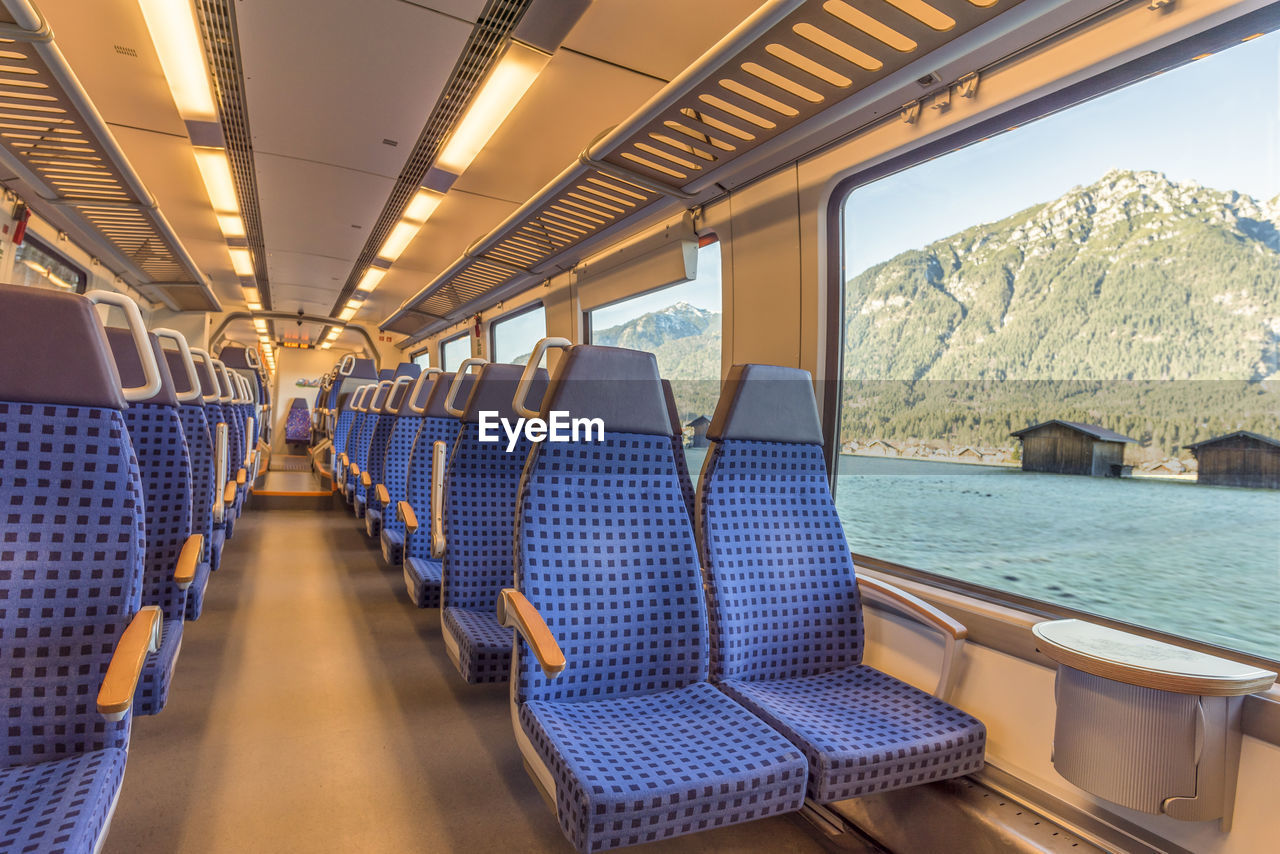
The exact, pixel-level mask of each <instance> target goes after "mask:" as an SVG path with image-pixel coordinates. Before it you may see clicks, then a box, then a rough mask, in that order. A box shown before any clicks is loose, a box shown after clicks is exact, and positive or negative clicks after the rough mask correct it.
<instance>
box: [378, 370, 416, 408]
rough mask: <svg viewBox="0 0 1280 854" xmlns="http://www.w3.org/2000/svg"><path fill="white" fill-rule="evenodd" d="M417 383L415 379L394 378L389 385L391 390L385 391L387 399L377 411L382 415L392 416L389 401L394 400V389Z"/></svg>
mask: <svg viewBox="0 0 1280 854" xmlns="http://www.w3.org/2000/svg"><path fill="white" fill-rule="evenodd" d="M417 381H418V378H417V377H396V378H395V380H393V381H392V383H391V388H389V389H387V399H386V400H384V401H382V409H381V410H379V411H380V412H381V413H382V414H383V415H394V414H395V413H394V412H392V411H391V401H392V400H394V399H395V396H396V389H398V388H399V387H400V386H402V385H407V384H408V383H414V384H416V383H417ZM411 391H412V390H411Z"/></svg>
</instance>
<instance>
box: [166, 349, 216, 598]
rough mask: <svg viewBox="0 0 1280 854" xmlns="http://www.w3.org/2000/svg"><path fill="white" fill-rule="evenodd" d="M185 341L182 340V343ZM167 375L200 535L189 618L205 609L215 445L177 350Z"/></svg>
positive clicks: (195, 385) (194, 382) (193, 379)
mask: <svg viewBox="0 0 1280 854" xmlns="http://www.w3.org/2000/svg"><path fill="white" fill-rule="evenodd" d="M184 343H185V342H184ZM164 355H165V359H166V360H168V365H169V374H170V376H172V377H173V390H174V394H175V396H176V397H177V400H178V417H179V418H180V419H182V437H183V439H185V440H186V443H187V452H188V453H189V454H190V455H191V533H193V534H199V535H200V536H201V538H202V544H201V549H200V563H199V564H198V565H197V566H196V574H195V579H194V580H193V581H192V583H191V586H190V587H188V588H187V611H186V618H187V619H188V620H198V619H200V614H201V613H202V612H203V611H204V591H205V588H206V587H207V586H208V584H209V573H210V571H211V569H212V563H211V560H212V543H213V502H214V500H215V499H214V495H215V492H214V481H215V479H216V474H215V471H214V458H213V457H214V448H213V438H212V437H211V435H210V433H209V422H208V420H207V419H206V418H205V409H204V399H203V395H202V394H201V391H200V381H199V379H198V377H197V376H193V372H192V370H191V369H193V368H194V367H195V366H194V364H192V365H188V363H187V361H186V359H185V358H184V356H183V354H182V353H181V352H180V351H178V350H165V351H164Z"/></svg>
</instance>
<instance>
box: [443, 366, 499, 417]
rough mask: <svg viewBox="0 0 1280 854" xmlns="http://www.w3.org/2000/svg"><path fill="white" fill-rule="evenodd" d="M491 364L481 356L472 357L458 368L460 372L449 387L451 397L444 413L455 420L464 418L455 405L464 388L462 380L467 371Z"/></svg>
mask: <svg viewBox="0 0 1280 854" xmlns="http://www.w3.org/2000/svg"><path fill="white" fill-rule="evenodd" d="M487 364H489V360H488V359H482V358H480V357H479V356H472V357H471V358H470V359H467V360H466V361H465V362H463V363H462V364H461V365H459V366H458V372H457V373H456V374H454V375H453V385H451V386H449V396H448V397H446V398H445V399H444V411H445V412H447V413H449V414H450V415H452V416H453V417H454V418H461V417H462V410H461V409H458V408H457V406H456V405H455V404H456V403H457V398H458V389H460V388H462V379H463V377H465V376H466V375H467V371H469V370H470V369H471V368H478V367H483V366H484V365H487Z"/></svg>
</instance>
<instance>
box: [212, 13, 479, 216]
mask: <svg viewBox="0 0 1280 854" xmlns="http://www.w3.org/2000/svg"><path fill="white" fill-rule="evenodd" d="M446 5H455V4H446ZM461 5H468V4H461ZM236 16H237V27H238V30H239V34H240V48H241V54H242V57H243V62H244V75H245V89H246V92H247V95H248V100H249V122H250V126H251V128H252V131H253V145H254V149H255V151H256V152H257V153H259V154H261V153H272V154H288V155H289V156H291V157H294V158H298V159H303V160H314V161H317V162H321V163H331V164H335V165H340V166H344V167H346V168H349V169H359V170H364V171H367V172H371V173H375V174H378V175H384V176H388V177H392V178H394V177H395V176H396V175H397V174H398V173H399V171H400V169H401V167H402V166H403V165H404V159H405V156H406V154H407V152H408V151H409V149H410V148H412V146H413V143H414V142H415V141H416V140H417V137H418V134H419V132H421V130H422V126H423V124H424V123H425V122H426V119H427V115H428V114H429V113H430V112H431V108H432V106H433V105H434V104H435V101H436V98H437V97H438V96H439V94H440V92H441V90H442V89H443V88H444V84H445V81H446V79H447V78H448V76H449V72H450V71H451V70H452V68H453V64H454V62H456V61H457V58H458V55H459V53H460V52H461V50H462V47H463V45H464V44H465V43H466V39H467V37H468V35H470V33H471V24H469V23H467V22H465V21H460V20H458V19H456V18H454V17H451V16H449V15H445V14H441V13H439V12H434V11H431V10H429V9H426V8H423V7H422V6H418V5H414V4H412V3H405V2H401V0H361V2H360V3H351V2H349V0H270V2H255V3H241V4H238V5H237V7H236ZM384 139H389V140H394V141H395V142H396V143H397V145H396V146H394V147H393V146H391V145H387V144H384V143H383V140H384ZM385 197H386V196H385V193H384V196H383V198H384V199H385Z"/></svg>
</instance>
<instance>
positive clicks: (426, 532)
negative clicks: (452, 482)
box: [405, 373, 475, 560]
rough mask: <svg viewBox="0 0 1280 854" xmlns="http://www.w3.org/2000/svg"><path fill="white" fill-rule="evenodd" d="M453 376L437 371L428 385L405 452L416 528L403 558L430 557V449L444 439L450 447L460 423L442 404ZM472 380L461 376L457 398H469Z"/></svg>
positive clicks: (407, 494)
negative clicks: (415, 430)
mask: <svg viewBox="0 0 1280 854" xmlns="http://www.w3.org/2000/svg"><path fill="white" fill-rule="evenodd" d="M455 376H456V375H455V374H452V373H448V374H440V375H438V376H437V377H436V381H435V382H434V383H432V384H431V392H430V394H429V395H428V396H427V402H426V405H425V406H424V407H423V410H422V425H421V426H420V427H419V428H418V435H417V436H416V437H415V438H414V440H413V450H412V451H411V452H410V454H409V468H408V478H407V483H406V484H405V499H406V500H407V501H408V502H409V504H410V505H411V506H412V507H413V509H414V514H415V515H416V516H417V517H418V523H419V525H420V527H419V528H418V532H417V533H416V534H412V535H410V536H409V537H407V538H406V544H405V557H416V558H421V559H423V560H426V559H427V558H430V557H431V531H430V520H431V475H432V463H431V449H432V447H433V446H434V445H435V443H436V442H446V443H448V445H449V447H451V448H452V447H453V443H454V442H455V441H456V440H457V438H458V431H459V429H461V427H462V422H461V421H459V420H458V419H457V418H455V417H454V416H453V415H450V414H449V411H448V410H447V409H445V406H444V404H445V399H446V398H447V397H448V396H449V389H450V387H451V386H452V385H453V381H454V377H455ZM474 382H475V375H474V374H466V375H464V376H463V377H462V379H461V381H460V385H459V386H458V399H459V400H467V399H468V398H469V397H470V395H471V384H472V383H474Z"/></svg>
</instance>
